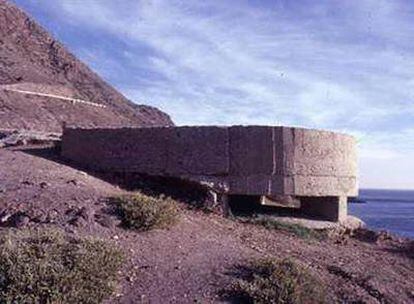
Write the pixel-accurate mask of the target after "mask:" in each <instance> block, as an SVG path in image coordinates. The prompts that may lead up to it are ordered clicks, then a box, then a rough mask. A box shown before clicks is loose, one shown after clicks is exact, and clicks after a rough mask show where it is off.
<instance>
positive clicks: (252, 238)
mask: <svg viewBox="0 0 414 304" xmlns="http://www.w3.org/2000/svg"><path fill="white" fill-rule="evenodd" d="M123 192H125V190H122V189H120V188H118V187H116V186H114V185H112V184H110V183H108V182H106V181H104V180H101V179H99V178H97V177H94V176H93V175H91V174H89V173H86V172H83V171H81V170H79V169H77V168H73V167H71V166H69V165H68V164H65V163H64V162H63V161H62V160H61V159H60V158H59V156H58V154H57V153H56V151H55V150H53V149H45V148H44V147H43V148H42V147H25V148H24V150H19V149H16V148H14V150H11V149H0V216H1V218H0V221H1V222H2V225H3V228H1V229H8V227H9V226H18V227H24V226H44V225H47V226H50V225H56V226H59V227H62V228H63V229H65V230H66V231H67V233H74V234H79V235H93V236H98V237H101V238H104V239H107V240H109V241H111V242H115V243H117V244H119V245H120V246H121V247H122V248H123V249H124V251H125V252H126V253H127V255H128V262H127V265H126V266H125V269H124V271H123V274H122V286H121V288H120V290H119V293H118V295H117V296H116V297H114V298H113V299H111V300H109V301H108V303H194V302H196V303H197V301H198V303H217V302H226V301H228V299H224V298H223V297H222V296H220V294H221V291H222V290H223V288H226V286H228V284H229V283H230V282H231V280H232V279H233V278H234V271H233V270H234V267H235V266H236V265H237V264H240V263H245V262H246V261H248V260H249V259H252V258H256V257H264V256H271V257H277V258H286V257H290V258H293V259H295V260H297V261H298V262H299V263H302V264H303V265H306V266H308V267H310V269H311V271H312V272H313V273H314V274H315V275H317V276H319V277H320V278H321V280H322V281H323V282H324V283H325V284H326V285H327V287H328V290H329V292H330V295H331V297H332V301H337V302H343V303H356V302H357V303H412V302H413V301H414V293H413V292H414V276H413V275H412V274H413V273H414V254H413V253H414V250H413V249H414V247H413V243H412V241H409V240H401V239H398V238H396V237H393V236H390V235H387V234H380V235H378V234H375V233H372V232H369V231H365V232H364V231H362V232H361V233H360V234H359V236H358V238H356V237H349V236H342V237H336V238H329V239H327V240H323V241H318V240H305V239H300V238H298V237H295V236H293V235H290V234H288V233H285V232H281V231H271V230H267V229H265V228H262V227H259V226H253V225H248V224H242V223H238V222H235V221H233V220H231V219H226V218H224V217H222V216H220V215H217V214H206V213H204V212H202V211H197V210H192V209H190V208H188V207H187V205H184V204H183V205H182V210H181V216H180V221H179V223H178V224H177V225H175V226H173V227H172V228H170V229H163V230H155V231H150V232H145V233H137V232H133V231H128V230H125V229H123V228H121V227H120V226H119V220H118V219H117V218H116V217H115V216H114V215H111V213H110V212H108V206H107V200H105V198H106V197H108V196H112V195H117V194H120V193H123ZM22 218H25V219H26V220H22Z"/></svg>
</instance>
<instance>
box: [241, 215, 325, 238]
mask: <svg viewBox="0 0 414 304" xmlns="http://www.w3.org/2000/svg"><path fill="white" fill-rule="evenodd" d="M238 219H239V220H240V221H241V222H243V223H249V224H254V225H260V226H263V227H265V228H267V229H274V230H282V231H286V232H289V233H292V234H294V235H296V236H298V237H301V238H303V239H317V240H323V239H325V238H327V234H326V232H324V231H317V230H314V229H310V228H307V227H304V226H302V225H299V224H293V223H286V222H282V221H279V220H277V219H275V218H272V217H271V216H264V215H263V216H254V217H238Z"/></svg>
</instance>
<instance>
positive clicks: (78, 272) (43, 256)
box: [0, 229, 123, 304]
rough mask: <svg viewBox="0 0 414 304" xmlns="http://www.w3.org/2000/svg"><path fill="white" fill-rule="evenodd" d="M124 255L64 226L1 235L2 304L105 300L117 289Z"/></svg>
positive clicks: (90, 302) (0, 272) (93, 301)
mask: <svg viewBox="0 0 414 304" xmlns="http://www.w3.org/2000/svg"><path fill="white" fill-rule="evenodd" d="M122 262H123V255H122V253H121V252H120V251H119V250H118V249H116V248H115V247H112V246H111V245H109V244H107V243H105V242H103V241H101V240H94V239H89V238H79V237H77V238H75V237H69V236H67V235H65V234H64V233H63V232H61V231H59V230H34V229H33V230H22V231H18V230H11V231H9V232H6V233H3V234H1V235H0V303H16V304H17V303H25V304H26V303H27V304H29V303H30V304H31V303H33V304H34V303H36V304H40V303H42V304H43V303H45V304H48V303H88V304H95V303H101V302H102V301H103V299H105V298H107V297H109V296H110V295H111V294H112V293H113V292H114V291H115V289H116V286H117V280H118V278H117V276H118V271H119V269H120V267H121V265H122Z"/></svg>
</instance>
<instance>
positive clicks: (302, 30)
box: [15, 0, 414, 189]
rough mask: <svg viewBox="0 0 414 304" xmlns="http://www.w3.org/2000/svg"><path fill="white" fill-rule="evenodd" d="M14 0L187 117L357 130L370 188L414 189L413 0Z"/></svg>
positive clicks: (142, 96)
mask: <svg viewBox="0 0 414 304" xmlns="http://www.w3.org/2000/svg"><path fill="white" fill-rule="evenodd" d="M15 2H16V3H17V4H18V5H19V6H20V7H22V8H23V9H24V10H26V11H27V12H29V13H30V14H31V15H32V16H33V17H35V19H36V20H38V21H39V22H40V23H41V24H42V25H43V26H44V27H46V28H47V29H48V30H49V31H50V32H51V33H52V34H53V35H54V36H55V37H56V38H58V39H59V40H60V41H62V42H63V43H64V44H65V45H66V46H67V47H68V48H69V49H70V50H71V51H72V52H73V53H75V54H76V55H77V56H78V57H79V58H81V59H82V60H83V61H85V62H86V63H87V64H89V65H90V66H91V67H92V68H93V69H94V70H95V71H97V72H98V73H99V74H100V75H101V76H102V77H103V78H104V79H106V80H107V81H109V82H110V83H111V84H112V85H114V86H115V87H116V88H117V89H119V90H120V91H121V92H122V93H124V94H125V95H126V96H127V97H128V98H130V99H131V100H133V101H135V102H137V103H145V104H150V105H153V106H156V107H158V108H160V109H162V110H164V111H166V112H168V113H169V114H170V115H171V117H172V118H173V120H174V121H175V122H176V123H177V124H179V125H184V124H185V125H194V124H198V125H199V124H207V125H211V124H222V125H228V124H269V125H293V126H304V127H311V128H321V129H331V130H336V131H341V132H346V133H350V134H353V135H355V136H356V137H357V139H358V142H359V151H360V185H361V186H362V187H370V188H411V189H414V30H413V21H414V4H413V3H412V2H411V1H380V0H358V1H357V0H355V1H339V0H338V1H310V0H308V1H258V0H255V1H236V0H234V1H222V0H217V1H201V0H200V1H195V0H194V1H176V0H154V1H138V0H118V1H112V0H42V1H35V0H15Z"/></svg>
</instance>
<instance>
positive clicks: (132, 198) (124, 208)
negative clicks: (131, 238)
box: [111, 193, 178, 231]
mask: <svg viewBox="0 0 414 304" xmlns="http://www.w3.org/2000/svg"><path fill="white" fill-rule="evenodd" d="M111 201H112V203H114V204H115V206H116V208H117V211H118V214H119V215H120V216H121V219H122V222H123V225H124V226H125V227H127V228H131V229H135V230H138V231H147V230H151V229H154V228H166V227H169V226H171V225H172V224H174V223H175V222H176V221H177V218H178V206H177V202H176V201H174V200H173V199H171V198H169V197H165V196H159V197H152V196H148V195H145V194H142V193H136V194H134V195H125V196H119V197H114V198H112V199H111Z"/></svg>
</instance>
